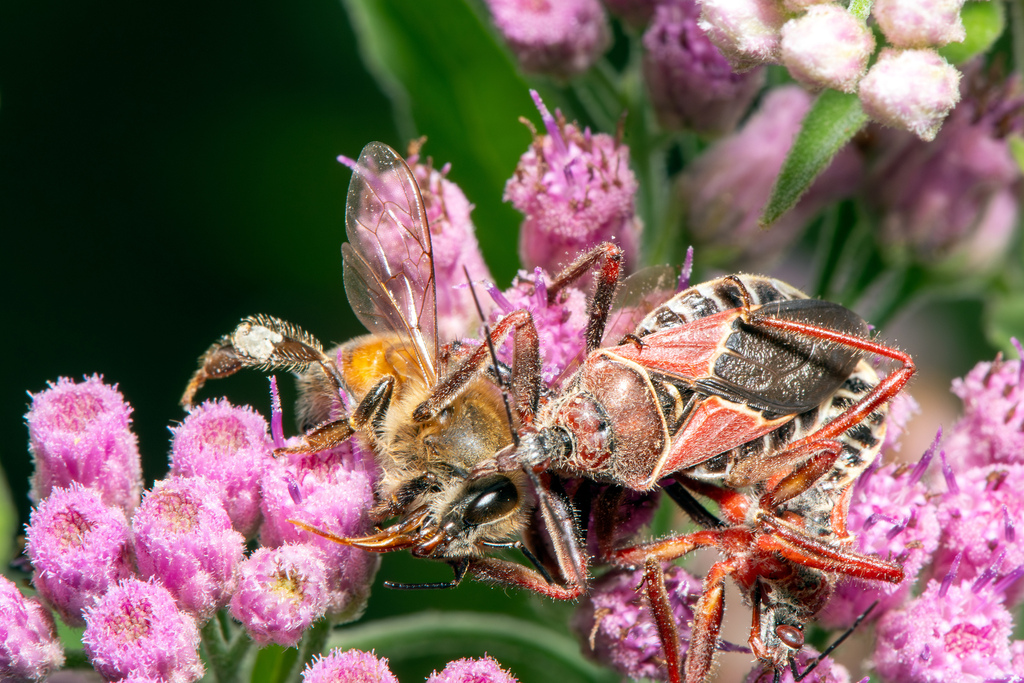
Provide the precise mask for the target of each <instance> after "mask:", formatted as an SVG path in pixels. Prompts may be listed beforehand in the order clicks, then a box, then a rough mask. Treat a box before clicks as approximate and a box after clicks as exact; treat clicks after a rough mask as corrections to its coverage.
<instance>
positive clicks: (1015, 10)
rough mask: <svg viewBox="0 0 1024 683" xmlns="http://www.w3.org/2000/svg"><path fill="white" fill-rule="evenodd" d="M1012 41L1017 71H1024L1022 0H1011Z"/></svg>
mask: <svg viewBox="0 0 1024 683" xmlns="http://www.w3.org/2000/svg"><path fill="white" fill-rule="evenodd" d="M1009 5H1010V40H1011V41H1012V42H1011V44H1012V49H1013V64H1014V66H1015V67H1016V69H1015V71H1021V70H1022V69H1024V6H1022V5H1021V3H1020V0H1009Z"/></svg>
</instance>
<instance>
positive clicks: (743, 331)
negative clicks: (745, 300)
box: [695, 299, 868, 416]
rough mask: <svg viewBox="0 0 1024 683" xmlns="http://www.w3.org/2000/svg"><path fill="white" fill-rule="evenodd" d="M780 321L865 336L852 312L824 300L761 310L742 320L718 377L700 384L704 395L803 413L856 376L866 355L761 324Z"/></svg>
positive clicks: (785, 303) (861, 322) (777, 411)
mask: <svg viewBox="0 0 1024 683" xmlns="http://www.w3.org/2000/svg"><path fill="white" fill-rule="evenodd" d="M768 317H770V318H779V319H783V320H789V321H793V322H799V323H804V324H807V325H812V326H815V327H820V328H826V329H828V330H834V331H836V332H840V333H843V334H848V335H855V336H859V337H864V336H866V335H867V333H868V327H867V323H865V322H864V320H863V319H862V318H861V317H860V316H858V315H857V314H856V313H854V312H853V311H851V310H850V309H848V308H846V307H844V306H841V305H839V304H836V303H832V302H830V301H821V300H820V299H794V300H791V301H777V302H774V303H771V304H767V305H765V306H762V307H761V308H759V309H758V310H757V311H756V312H754V314H753V315H752V319H751V322H749V323H747V322H744V321H743V319H742V318H739V317H738V318H737V319H736V322H735V323H734V325H733V330H734V331H733V333H732V334H730V335H729V338H728V339H727V340H726V342H725V348H726V351H725V352H724V353H722V354H721V355H720V356H719V357H718V359H717V361H716V362H715V368H714V377H710V378H707V379H702V380H699V381H697V382H696V386H695V388H696V389H697V391H699V392H701V393H706V394H709V395H715V396H721V397H722V398H725V399H727V400H729V401H733V402H736V403H745V404H747V405H749V406H752V407H755V408H757V409H759V410H762V411H764V412H765V413H767V414H769V415H770V416H771V415H786V414H795V413H802V412H804V411H807V410H810V409H811V408H814V407H816V406H818V405H819V404H821V402H822V401H824V400H825V399H827V398H828V397H829V396H831V395H832V394H833V393H835V391H836V390H837V389H838V388H839V387H840V386H841V385H842V383H843V382H844V381H846V379H847V378H848V377H849V376H850V373H851V372H853V369H854V367H855V366H856V365H857V362H858V361H859V360H860V359H861V357H862V353H861V351H859V350H858V349H855V348H853V347H851V346H847V345H845V344H838V343H835V342H830V341H828V340H825V339H821V338H819V337H816V336H814V335H813V334H799V333H794V332H789V331H785V330H778V329H775V328H768V327H764V326H758V324H757V319H758V318H768Z"/></svg>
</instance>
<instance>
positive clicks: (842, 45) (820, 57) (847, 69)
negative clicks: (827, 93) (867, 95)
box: [782, 4, 875, 92]
mask: <svg viewBox="0 0 1024 683" xmlns="http://www.w3.org/2000/svg"><path fill="white" fill-rule="evenodd" d="M874 51H875V37H874V35H873V34H872V33H871V29H869V28H868V27H867V25H866V24H865V23H864V22H863V21H862V20H860V19H858V18H856V17H855V16H853V15H852V14H850V13H849V12H848V11H846V9H845V8H843V7H840V6H839V5H832V4H825V5H814V6H812V7H811V8H810V9H809V10H808V11H807V13H806V14H804V15H802V16H799V17H796V18H794V19H790V20H789V21H787V22H786V23H785V24H784V25H783V26H782V63H783V64H785V65H786V68H787V69H789V73H790V74H791V75H792V76H793V78H795V79H796V80H798V81H800V82H801V83H803V84H804V85H806V86H807V87H809V88H812V89H819V88H833V89H835V90H840V91H842V92H855V91H856V90H857V83H858V82H859V81H860V79H861V76H863V75H864V72H865V71H867V68H868V60H869V59H870V58H871V55H872V53H873V52H874Z"/></svg>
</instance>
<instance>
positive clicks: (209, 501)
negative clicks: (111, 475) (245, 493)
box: [132, 477, 245, 623]
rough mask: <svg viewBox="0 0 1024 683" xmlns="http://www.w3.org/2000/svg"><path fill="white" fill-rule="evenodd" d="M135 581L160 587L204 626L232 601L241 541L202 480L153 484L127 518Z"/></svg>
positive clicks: (213, 491) (209, 486)
mask: <svg viewBox="0 0 1024 683" xmlns="http://www.w3.org/2000/svg"><path fill="white" fill-rule="evenodd" d="M132 531H133V532H134V536H135V556H136V560H137V562H138V565H139V575H140V576H141V577H142V578H144V579H149V578H153V579H156V580H157V581H159V582H160V583H162V584H163V585H164V586H165V587H166V588H167V589H168V590H169V591H171V594H172V595H174V598H175V600H177V602H178V605H180V606H181V608H182V609H184V610H186V611H188V612H191V613H192V614H193V615H194V616H195V617H196V619H197V620H198V621H199V622H200V623H205V622H206V621H208V620H209V619H210V617H212V616H213V614H214V612H216V611H217V610H218V609H220V608H221V607H224V606H225V605H226V604H227V603H228V600H229V599H230V598H231V593H233V592H234V590H235V587H236V586H237V585H238V576H237V574H238V563H239V562H241V561H242V554H243V552H244V545H245V539H244V538H242V535H241V534H240V533H238V532H237V531H235V530H234V529H232V528H231V519H230V518H229V517H228V513H227V512H225V511H224V503H223V501H222V500H221V497H220V496H219V495H218V492H217V490H216V489H215V488H214V485H213V484H211V483H210V482H209V481H207V480H206V479H203V478H202V477H171V478H169V479H165V480H163V481H158V482H156V484H154V486H153V490H152V491H150V492H149V493H147V494H146V496H145V497H144V498H143V499H142V504H141V505H140V506H139V509H138V510H137V511H136V512H135V515H134V517H132Z"/></svg>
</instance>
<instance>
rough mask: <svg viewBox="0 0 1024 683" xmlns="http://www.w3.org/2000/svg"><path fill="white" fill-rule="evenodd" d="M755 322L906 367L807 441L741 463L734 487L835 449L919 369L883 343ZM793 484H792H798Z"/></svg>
mask: <svg viewBox="0 0 1024 683" xmlns="http://www.w3.org/2000/svg"><path fill="white" fill-rule="evenodd" d="M751 322H752V324H754V325H757V326H762V327H770V328H774V329H779V330H784V331H787V332H793V333H796V334H800V335H804V336H809V337H814V338H817V339H822V340H824V341H827V342H831V343H835V344H842V345H845V346H849V347H851V348H855V349H858V350H860V351H864V352H866V353H870V354H874V355H876V356H881V357H883V358H890V359H892V360H894V361H897V362H898V363H900V364H901V365H902V367H900V368H898V369H896V370H894V371H893V372H891V373H890V374H889V375H888V376H887V377H886V378H885V379H883V380H882V381H881V382H879V383H878V384H877V385H876V386H875V388H874V389H872V390H871V391H870V392H869V393H868V394H867V395H866V396H864V397H863V398H862V399H861V400H860V401H858V402H857V403H855V404H854V405H852V406H850V407H849V408H848V409H847V410H845V411H844V412H843V413H842V414H840V415H839V416H838V417H836V418H835V419H834V420H832V421H831V422H829V423H828V424H826V425H824V426H822V427H821V428H820V429H818V430H817V431H815V432H812V433H811V434H808V435H807V436H805V437H804V438H803V439H800V440H799V441H796V442H794V443H792V444H790V445H789V447H787V448H786V449H785V450H784V451H782V452H780V453H777V454H773V455H772V456H770V457H766V458H750V459H748V460H746V461H743V462H740V463H737V467H736V468H735V469H734V470H733V472H732V473H731V475H730V480H731V484H732V485H733V486H746V485H749V484H752V483H754V482H756V481H764V480H766V479H768V478H770V477H771V476H772V474H773V473H775V472H779V471H785V470H787V469H789V468H790V467H792V466H793V465H794V464H796V463H797V462H799V461H800V460H801V459H802V458H803V457H806V455H807V454H808V452H814V451H821V450H829V449H831V448H832V447H831V446H829V445H828V444H829V442H831V441H832V440H833V439H835V438H836V437H838V436H839V435H841V434H843V432H845V431H847V430H848V429H851V428H852V427H854V426H856V425H858V424H860V423H861V422H863V421H864V420H866V419H868V417H869V416H870V415H871V413H873V412H874V411H876V410H877V409H878V408H879V407H881V406H882V405H884V404H886V403H888V402H889V401H891V400H892V399H893V398H895V397H896V395H897V394H898V393H899V392H900V391H902V389H903V387H905V386H906V384H907V382H908V381H910V378H911V377H912V376H913V375H914V371H915V370H916V368H915V366H914V361H913V359H911V357H910V356H909V355H907V354H906V353H903V352H902V351H900V350H898V349H894V348H892V347H890V346H886V345H884V344H879V343H877V342H873V341H869V340H867V339H861V338H860V337H857V336H854V335H849V334H843V333H840V332H836V331H835V330H830V329H828V328H825V327H818V326H816V325H809V324H806V323H801V322H797V321H793V320H783V319H780V318H772V317H767V316H766V317H758V315H757V314H756V313H755V314H753V315H752V316H751ZM827 471H828V470H827V469H825V470H824V471H823V472H822V473H824V472H827ZM819 476H820V475H819ZM816 480H817V479H816V478H814V479H812V478H810V477H805V478H804V479H803V480H802V485H803V489H802V491H806V490H807V489H808V488H810V487H811V486H813V485H814V482H815V481H816ZM789 483H791V484H792V483H794V482H789ZM802 491H801V490H795V489H794V492H792V495H789V496H788V497H789V498H792V497H794V496H796V495H799V494H800V493H801V492H802ZM776 502H778V501H776Z"/></svg>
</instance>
